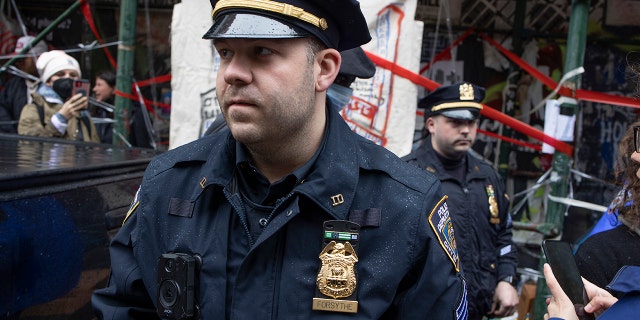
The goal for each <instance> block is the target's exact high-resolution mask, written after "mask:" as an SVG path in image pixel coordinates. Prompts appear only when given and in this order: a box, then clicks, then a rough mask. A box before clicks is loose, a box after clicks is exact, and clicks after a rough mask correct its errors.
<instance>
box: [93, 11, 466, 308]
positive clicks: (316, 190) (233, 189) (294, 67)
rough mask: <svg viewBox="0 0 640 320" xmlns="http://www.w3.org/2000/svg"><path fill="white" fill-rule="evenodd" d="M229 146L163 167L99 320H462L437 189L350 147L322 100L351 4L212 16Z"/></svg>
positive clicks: (99, 298) (361, 145) (355, 22)
mask: <svg viewBox="0 0 640 320" xmlns="http://www.w3.org/2000/svg"><path fill="white" fill-rule="evenodd" d="M212 5H213V8H214V9H213V26H212V27H211V29H210V30H209V31H208V32H207V33H206V34H205V36H204V37H205V38H206V39H212V40H213V44H214V46H215V48H216V50H217V52H218V53H219V55H220V68H219V70H218V74H217V80H216V81H217V84H216V94H217V98H218V101H219V103H220V106H221V110H222V114H223V115H224V118H225V120H226V122H227V124H228V127H229V130H223V131H219V132H217V133H215V134H212V135H209V136H205V137H203V138H201V139H198V140H196V141H194V142H192V143H190V144H187V145H185V146H181V147H178V148H175V149H173V150H170V151H168V152H166V153H163V154H161V155H159V156H158V157H157V158H156V159H154V160H153V161H152V162H151V163H150V164H149V167H148V169H147V171H146V173H145V176H144V178H143V180H142V184H141V186H140V189H139V191H138V193H137V195H136V197H135V199H134V201H133V203H132V205H131V208H130V210H129V213H128V215H127V217H126V218H125V221H124V224H123V226H122V228H121V229H120V231H119V232H118V234H117V235H116V236H115V238H114V240H113V241H112V243H111V246H110V256H111V268H112V269H111V272H112V273H111V277H110V281H109V284H108V287H107V288H104V289H101V290H97V291H96V292H95V293H94V295H93V297H92V304H93V306H94V308H95V309H96V312H97V315H98V317H99V318H105V319H132V318H145V319H147V318H152V317H154V316H156V315H158V316H160V317H163V318H172V319H176V318H183V317H194V318H198V317H199V318H201V319H292V318H296V319H318V318H323V319H347V318H350V319H380V318H386V319H391V318H398V319H463V318H466V311H467V309H466V298H465V297H466V289H465V284H464V282H463V279H462V276H461V274H460V273H459V271H458V270H459V260H458V254H457V250H456V244H455V237H454V232H453V226H452V224H451V220H450V217H449V212H448V209H447V203H446V201H445V196H444V194H443V193H442V192H441V191H440V184H439V182H438V180H437V179H435V177H434V176H433V175H430V174H428V173H426V172H424V171H422V170H419V169H417V168H415V167H413V166H410V165H407V164H406V163H404V162H403V161H402V160H400V159H399V158H397V157H396V156H394V155H393V154H392V153H391V152H389V151H388V150H386V149H384V148H382V147H380V146H377V145H374V144H373V143H371V142H369V141H367V140H366V139H364V138H361V137H359V136H358V135H357V134H355V133H353V132H352V131H351V130H350V129H349V127H348V126H347V125H346V124H345V122H344V121H343V120H342V119H341V118H340V116H339V114H338V113H337V112H335V111H331V110H332V108H335V106H333V105H331V102H328V101H327V99H326V90H327V88H328V87H329V86H330V85H331V83H333V81H334V79H335V77H336V75H337V74H338V70H339V68H340V62H341V58H340V53H339V52H340V51H344V50H347V49H350V48H354V47H357V46H360V45H362V44H365V43H367V42H368V41H369V40H370V39H371V37H370V35H369V31H368V27H367V24H366V21H365V19H364V17H363V15H362V12H361V11H360V8H359V3H358V2H357V1H355V0H279V1H271V0H242V1H238V0H220V1H213V3H212Z"/></svg>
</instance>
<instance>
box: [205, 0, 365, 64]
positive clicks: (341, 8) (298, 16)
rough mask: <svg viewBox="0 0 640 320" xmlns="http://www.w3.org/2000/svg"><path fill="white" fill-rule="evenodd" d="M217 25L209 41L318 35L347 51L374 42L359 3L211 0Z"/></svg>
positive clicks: (207, 35)
mask: <svg viewBox="0 0 640 320" xmlns="http://www.w3.org/2000/svg"><path fill="white" fill-rule="evenodd" d="M211 6H212V7H213V13H212V16H213V26H212V27H211V29H209V31H207V33H205V35H204V36H203V38H205V39H225V38H226V39H233V38H236V39H259V38H280V39H287V38H304V37H309V36H315V37H316V38H318V39H319V40H320V41H321V42H322V43H324V44H325V45H326V46H327V47H328V48H334V49H337V50H338V51H344V50H348V49H351V48H355V47H358V46H360V45H363V44H365V43H367V42H369V41H370V40H371V35H370V34H369V27H368V26H367V22H366V20H365V19H364V16H363V15H362V11H361V10H360V3H359V2H358V1H356V0H277V1H275V0H211Z"/></svg>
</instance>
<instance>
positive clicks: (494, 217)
mask: <svg viewBox="0 0 640 320" xmlns="http://www.w3.org/2000/svg"><path fill="white" fill-rule="evenodd" d="M486 190H487V197H488V198H489V213H491V218H490V219H489V222H491V223H493V224H498V223H500V215H499V212H498V201H497V200H496V193H495V191H494V190H493V185H490V184H489V185H487V186H486Z"/></svg>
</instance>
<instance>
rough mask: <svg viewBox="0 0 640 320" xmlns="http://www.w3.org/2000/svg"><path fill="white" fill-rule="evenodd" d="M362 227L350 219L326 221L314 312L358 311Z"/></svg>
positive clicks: (314, 299)
mask: <svg viewBox="0 0 640 320" xmlns="http://www.w3.org/2000/svg"><path fill="white" fill-rule="evenodd" d="M359 234H360V225H358V224H356V223H354V222H351V221H347V220H329V221H325V222H324V233H323V237H324V241H323V242H324V244H325V246H324V248H323V249H322V252H320V255H319V256H318V258H320V262H321V265H320V270H319V271H318V277H317V279H316V295H315V297H314V298H313V308H312V309H313V310H320V311H331V312H347V313H357V312H358V301H356V300H355V298H356V297H357V295H358V294H357V275H356V262H358V255H357V254H356V249H357V248H358V243H359V238H360V237H359Z"/></svg>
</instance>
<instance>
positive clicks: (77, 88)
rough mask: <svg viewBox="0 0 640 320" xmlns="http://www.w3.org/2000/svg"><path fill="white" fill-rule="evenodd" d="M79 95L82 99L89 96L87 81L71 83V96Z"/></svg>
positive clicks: (80, 80)
mask: <svg viewBox="0 0 640 320" xmlns="http://www.w3.org/2000/svg"><path fill="white" fill-rule="evenodd" d="M78 93H81V94H82V96H83V97H86V96H88V95H89V80H87V79H78V80H74V81H73V87H72V88H71V96H72V97H73V96H75V95H76V94H78Z"/></svg>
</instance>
